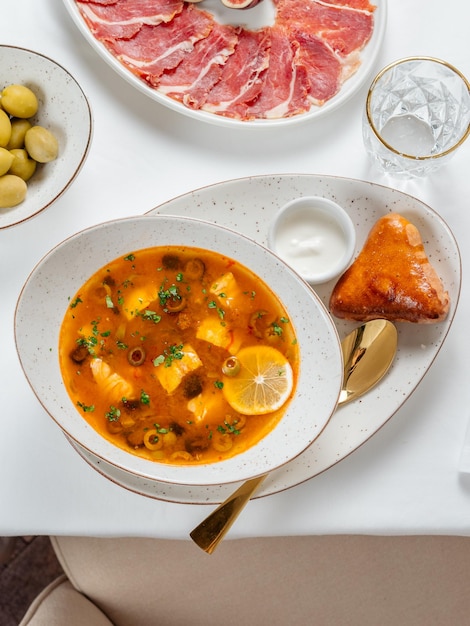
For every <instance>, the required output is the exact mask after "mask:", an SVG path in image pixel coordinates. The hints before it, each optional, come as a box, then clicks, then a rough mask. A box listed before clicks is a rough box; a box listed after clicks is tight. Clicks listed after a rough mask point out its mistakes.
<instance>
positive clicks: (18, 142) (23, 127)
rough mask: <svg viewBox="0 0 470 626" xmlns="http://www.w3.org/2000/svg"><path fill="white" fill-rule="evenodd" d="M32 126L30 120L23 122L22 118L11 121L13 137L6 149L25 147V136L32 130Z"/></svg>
mask: <svg viewBox="0 0 470 626" xmlns="http://www.w3.org/2000/svg"><path fill="white" fill-rule="evenodd" d="M31 126H32V124H31V122H30V121H29V120H22V119H21V118H19V117H18V118H15V119H12V120H11V136H10V141H9V142H8V144H7V146H6V148H7V149H8V150H14V149H15V148H22V147H23V146H24V136H25V135H26V131H27V130H29V129H30V128H31Z"/></svg>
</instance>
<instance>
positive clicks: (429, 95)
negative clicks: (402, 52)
mask: <svg viewBox="0 0 470 626" xmlns="http://www.w3.org/2000/svg"><path fill="white" fill-rule="evenodd" d="M362 130H363V139H364V145H365V148H366V151H367V153H368V154H369V156H370V157H371V159H372V161H373V162H374V163H375V165H377V166H378V168H379V169H380V170H382V171H383V172H386V173H388V174H391V175H392V176H396V177H399V178H411V177H419V176H427V175H428V174H430V173H431V172H433V171H435V170H436V169H438V168H439V167H440V166H441V165H443V164H444V163H447V161H448V160H449V159H450V158H451V157H452V156H453V154H454V153H455V151H456V150H457V148H458V147H459V146H461V145H462V143H463V142H464V141H465V139H466V138H467V137H468V135H469V134H470V83H469V82H468V80H467V79H466V78H465V76H463V74H462V73H461V72H459V71H458V70H457V69H456V68H455V67H453V66H452V65H450V64H449V63H446V62H445V61H441V60H440V59H434V58H432V57H409V58H406V59H401V60H399V61H395V62H394V63H392V64H390V65H388V66H387V67H385V68H384V69H383V70H381V71H380V72H379V74H378V75H377V76H376V77H375V79H374V80H373V81H372V84H371V86H370V88H369V92H368V94H367V99H366V106H365V109H364V116H363V125H362Z"/></svg>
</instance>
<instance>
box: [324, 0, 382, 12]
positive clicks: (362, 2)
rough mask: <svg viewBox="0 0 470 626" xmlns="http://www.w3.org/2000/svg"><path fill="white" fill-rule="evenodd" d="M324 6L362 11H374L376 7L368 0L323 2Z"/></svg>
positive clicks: (326, 0)
mask: <svg viewBox="0 0 470 626" xmlns="http://www.w3.org/2000/svg"><path fill="white" fill-rule="evenodd" d="M324 4H339V5H341V6H344V7H351V9H361V10H362V11H370V12H372V11H375V9H376V8H377V7H375V6H374V5H373V4H371V3H370V2H369V0H324Z"/></svg>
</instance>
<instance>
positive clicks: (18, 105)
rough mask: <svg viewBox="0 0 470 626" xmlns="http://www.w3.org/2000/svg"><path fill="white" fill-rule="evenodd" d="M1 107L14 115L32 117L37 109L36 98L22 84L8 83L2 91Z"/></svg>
mask: <svg viewBox="0 0 470 626" xmlns="http://www.w3.org/2000/svg"><path fill="white" fill-rule="evenodd" d="M2 107H3V108H4V109H5V111H6V112H7V113H9V114H10V115H13V116H14V117H23V118H27V117H32V116H33V115H36V113H37V110H38V99H37V98H36V95H35V94H34V92H32V91H31V89H29V87H25V86H24V85H8V87H5V89H4V90H3V91H2Z"/></svg>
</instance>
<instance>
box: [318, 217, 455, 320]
mask: <svg viewBox="0 0 470 626" xmlns="http://www.w3.org/2000/svg"><path fill="white" fill-rule="evenodd" d="M330 310H331V312H332V314H333V315H335V316H336V317H339V318H343V319H350V320H356V321H361V322H362V321H367V320H370V319H375V318H378V317H381V318H385V319H388V320H391V321H394V322H414V323H418V324H426V323H427V324H429V323H433V322H440V321H442V320H443V319H445V317H446V316H447V313H448V310H449V294H448V293H447V292H446V291H445V290H444V287H443V285H442V282H441V280H440V278H439V276H438V275H437V273H436V271H435V269H434V267H433V266H432V265H431V263H430V262H429V259H428V257H427V255H426V252H425V250H424V245H423V242H422V239H421V235H420V233H419V231H418V229H417V228H416V226H414V225H413V224H411V223H410V222H409V221H408V220H407V219H405V218H404V217H403V216H401V215H399V214H398V213H390V214H388V215H386V216H384V217H382V218H380V219H379V220H378V221H377V222H376V224H375V225H374V226H373V227H372V229H371V231H370V233H369V236H368V238H367V241H366V242H365V244H364V247H363V248H362V250H361V252H360V253H359V255H358V257H357V259H356V260H355V261H354V263H353V264H352V265H351V266H350V267H349V269H347V270H346V272H345V273H344V274H343V275H342V276H341V277H340V279H339V280H338V282H337V283H336V285H335V287H334V289H333V292H332V294H331V298H330Z"/></svg>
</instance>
